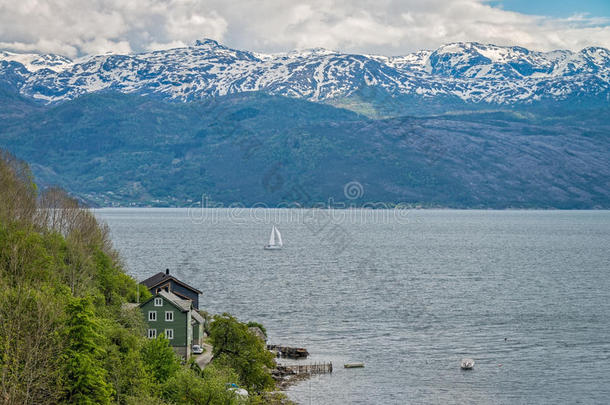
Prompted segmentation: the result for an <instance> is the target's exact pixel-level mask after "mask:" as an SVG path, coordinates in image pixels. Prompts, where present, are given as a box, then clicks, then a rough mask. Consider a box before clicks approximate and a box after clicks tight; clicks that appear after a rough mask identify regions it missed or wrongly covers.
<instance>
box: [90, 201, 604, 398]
mask: <svg viewBox="0 0 610 405" xmlns="http://www.w3.org/2000/svg"><path fill="white" fill-rule="evenodd" d="M96 213H97V214H98V216H99V217H100V218H102V219H104V220H105V221H106V222H107V223H108V224H109V225H110V228H111V232H112V238H113V241H114V243H115V246H116V247H117V248H118V250H119V251H120V252H121V253H122V255H123V258H124V259H125V262H126V267H127V269H128V272H129V273H130V274H131V275H133V276H134V277H136V278H137V279H139V280H141V279H144V278H146V277H148V276H150V275H152V274H154V273H156V272H158V271H163V270H164V269H165V268H166V267H169V268H170V269H171V271H172V272H173V273H174V274H176V275H177V276H178V277H180V278H182V279H184V280H185V281H187V282H188V283H190V284H192V285H194V286H196V287H197V288H199V289H201V290H202V291H203V295H202V297H201V307H202V308H203V309H206V310H208V311H211V312H231V313H233V314H235V315H237V316H238V317H239V318H240V319H242V320H256V321H260V322H262V323H263V324H264V325H265V326H266V327H267V330H268V332H269V337H270V341H271V342H273V343H285V344H292V345H302V346H305V347H307V348H308V350H309V351H310V353H312V357H311V358H310V359H309V360H308V361H333V364H334V365H335V372H334V373H333V374H332V375H323V376H319V377H316V378H313V379H311V380H309V381H305V382H303V383H300V384H299V385H296V386H294V387H292V388H291V389H290V390H289V396H290V397H291V398H292V399H294V400H296V401H298V402H299V403H303V404H309V403H312V404H346V403H356V404H403V403H413V404H420V403H421V404H430V403H447V404H462V403H476V404H539V403H553V404H554V403H562V404H575V403H582V404H593V403H600V404H601V403H608V401H609V399H608V398H610V212H608V211H585V212H573V211H455V210H414V211H409V212H401V213H399V214H398V215H396V213H395V212H386V213H385V214H383V213H381V212H380V211H345V212H343V213H337V212H330V211H311V210H300V211H299V210H263V209H260V210H243V209H241V210H228V209H208V210H204V211H189V210H186V209H103V210H97V211H96ZM272 223H275V224H277V225H278V227H279V229H280V230H281V232H282V235H283V238H284V242H285V248H284V249H283V250H281V251H264V250H263V249H262V246H263V245H264V244H265V243H266V242H267V240H268V238H269V233H270V230H271V224H272ZM505 339H506V340H505ZM463 357H472V358H474V359H475V360H476V366H475V369H474V370H473V371H462V370H460V368H459V362H460V359H461V358H463ZM349 361H363V362H365V363H366V367H365V368H364V369H349V370H346V369H343V368H342V365H343V363H345V362H349Z"/></svg>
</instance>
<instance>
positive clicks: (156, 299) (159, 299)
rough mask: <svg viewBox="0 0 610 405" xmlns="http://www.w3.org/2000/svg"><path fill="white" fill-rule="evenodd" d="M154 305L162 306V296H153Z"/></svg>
mask: <svg viewBox="0 0 610 405" xmlns="http://www.w3.org/2000/svg"><path fill="white" fill-rule="evenodd" d="M155 306H156V307H162V306H163V298H155Z"/></svg>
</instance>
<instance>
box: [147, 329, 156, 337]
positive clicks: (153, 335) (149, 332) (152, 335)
mask: <svg viewBox="0 0 610 405" xmlns="http://www.w3.org/2000/svg"><path fill="white" fill-rule="evenodd" d="M156 337H157V330H156V329H149V330H148V338H149V339H154V338H156Z"/></svg>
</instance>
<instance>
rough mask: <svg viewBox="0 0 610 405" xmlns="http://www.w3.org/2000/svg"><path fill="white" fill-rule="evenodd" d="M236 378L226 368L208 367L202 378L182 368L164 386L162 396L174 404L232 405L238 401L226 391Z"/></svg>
mask: <svg viewBox="0 0 610 405" xmlns="http://www.w3.org/2000/svg"><path fill="white" fill-rule="evenodd" d="M237 378H238V377H237V375H236V374H235V373H234V372H233V371H232V370H231V369H229V368H226V367H217V366H214V365H209V366H208V367H206V368H205V369H204V370H203V372H202V376H199V375H197V373H196V372H195V371H193V370H190V369H188V368H185V367H183V368H181V369H180V370H179V371H178V372H177V373H176V374H175V375H174V376H173V377H172V378H170V379H168V380H167V382H166V383H165V384H164V387H163V396H164V397H165V399H167V400H168V401H171V402H173V403H175V404H195V405H204V404H205V405H208V404H209V405H233V404H237V403H238V401H237V398H236V396H235V394H234V393H233V392H232V391H230V390H227V384H229V383H232V382H234V381H237Z"/></svg>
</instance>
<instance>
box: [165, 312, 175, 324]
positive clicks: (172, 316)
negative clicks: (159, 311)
mask: <svg viewBox="0 0 610 405" xmlns="http://www.w3.org/2000/svg"><path fill="white" fill-rule="evenodd" d="M168 315H169V316H168ZM165 322H174V311H165Z"/></svg>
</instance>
